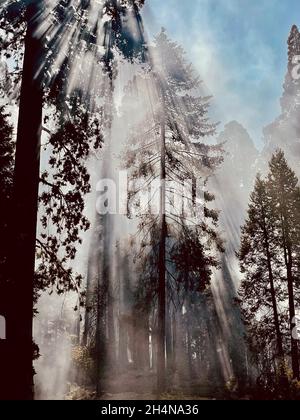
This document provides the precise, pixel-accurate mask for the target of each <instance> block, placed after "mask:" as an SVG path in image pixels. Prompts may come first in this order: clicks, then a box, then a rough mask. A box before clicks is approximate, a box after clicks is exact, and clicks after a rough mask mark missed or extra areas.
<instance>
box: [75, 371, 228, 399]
mask: <svg viewBox="0 0 300 420" xmlns="http://www.w3.org/2000/svg"><path fill="white" fill-rule="evenodd" d="M168 383H169V384H172V386H170V388H169V390H168V392H167V393H165V394H163V395H161V396H160V397H158V396H157V394H156V392H155V388H156V375H155V374H154V373H152V372H149V371H148V372H140V373H138V372H136V371H132V372H128V371H127V372H124V373H123V374H120V375H118V376H117V377H114V376H110V377H106V378H105V379H104V380H103V381H102V384H101V388H102V393H101V398H100V399H101V400H104V401H114V400H115V401H118V400H127V401H135V400H148V401H156V400H215V399H222V397H223V396H222V395H221V393H220V392H216V390H212V389H211V388H210V387H209V386H205V385H203V384H202V385H200V384H199V383H197V382H192V381H190V380H189V381H185V382H183V383H181V384H180V385H179V384H178V383H177V384H176V383H172V382H171V381H168ZM67 399H75V400H82V399H96V395H95V392H94V390H91V389H89V387H87V388H82V387H80V386H77V385H72V386H71V389H70V392H69V394H68V397H67Z"/></svg>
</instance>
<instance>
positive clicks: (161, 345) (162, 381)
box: [157, 116, 167, 394]
mask: <svg viewBox="0 0 300 420" xmlns="http://www.w3.org/2000/svg"><path fill="white" fill-rule="evenodd" d="M160 182H161V186H160V243H159V261H158V345H157V391H158V393H159V394H160V393H162V392H164V391H165V387H166V360H165V340H166V235H167V226H166V185H165V182H166V133H165V117H164V116H163V117H162V122H161V174H160Z"/></svg>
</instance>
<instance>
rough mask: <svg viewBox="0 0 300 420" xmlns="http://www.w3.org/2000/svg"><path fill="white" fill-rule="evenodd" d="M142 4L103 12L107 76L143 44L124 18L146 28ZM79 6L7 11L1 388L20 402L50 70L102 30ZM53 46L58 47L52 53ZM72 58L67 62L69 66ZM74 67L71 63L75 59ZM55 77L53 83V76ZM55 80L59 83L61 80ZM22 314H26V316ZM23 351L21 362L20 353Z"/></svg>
mask: <svg viewBox="0 0 300 420" xmlns="http://www.w3.org/2000/svg"><path fill="white" fill-rule="evenodd" d="M142 5H143V1H117V0H107V1H105V2H104V3H103V4H102V5H101V7H100V8H98V18H101V23H102V24H103V25H104V31H103V34H104V36H103V39H101V40H98V39H97V38H96V39H97V42H98V45H97V46H101V47H102V46H103V47H104V56H103V55H102V57H101V58H102V59H103V61H104V63H105V67H106V69H108V70H109V71H113V70H112V66H111V62H112V58H113V57H112V50H113V46H114V45H115V46H117V48H119V49H120V50H121V51H122V53H123V54H124V55H126V56H127V58H129V59H132V57H133V56H134V55H135V54H136V50H137V48H136V46H137V45H140V43H141V39H140V36H139V35H140V34H139V33H138V34H134V35H132V34H131V31H130V30H129V28H128V27H126V24H125V23H124V22H126V19H124V17H125V16H126V13H127V11H128V10H129V9H130V10H133V16H135V19H136V27H137V28H140V23H141V22H140V17H139V14H138V10H139V7H140V6H142ZM73 6H74V4H73V2H71V3H70V2H65V1H58V2H55V3H54V2H48V1H36V0H22V1H12V2H3V9H2V10H1V12H2V14H1V26H2V28H3V29H4V30H6V31H7V32H10V31H11V30H13V28H14V26H17V27H22V29H23V32H22V33H21V36H22V37H25V41H24V61H23V71H22V88H21V96H20V106H19V122H18V133H17V143H16V157H15V176H14V193H13V200H14V205H13V208H14V211H15V214H16V217H15V223H14V224H12V226H11V235H12V248H11V252H10V256H11V260H12V264H11V267H12V268H11V271H12V272H11V277H12V282H13V284H14V286H15V288H16V290H17V292H16V301H15V306H16V307H17V308H18V311H17V313H16V311H14V310H13V309H12V310H11V312H10V313H9V314H8V315H7V328H8V333H7V341H8V343H9V347H10V349H11V360H14V363H8V364H7V369H5V371H4V372H3V374H2V375H1V382H2V383H1V389H6V394H7V395H8V396H11V397H12V396H13V398H17V399H32V398H33V369H32V359H33V343H32V318H33V295H34V292H33V290H34V271H35V243H36V223H37V209H38V188H39V179H40V173H39V165H40V141H41V130H42V109H43V99H44V98H43V96H44V84H45V82H47V83H49V81H48V80H47V77H46V75H48V74H49V73H48V72H47V70H48V69H49V68H50V67H49V66H53V64H56V65H58V66H59V68H58V69H57V68H56V69H55V71H54V73H53V74H54V75H56V76H57V70H58V73H59V77H61V75H60V67H61V66H62V64H64V66H62V68H63V69H66V67H68V66H67V64H66V60H65V61H64V63H62V62H61V60H60V57H61V56H64V54H65V53H66V52H68V51H71V52H72V53H73V54H71V56H72V57H74V56H76V54H77V52H78V49H79V45H81V44H82V42H85V43H86V45H88V49H89V47H90V45H91V44H92V43H94V44H95V42H93V41H94V39H95V34H97V33H98V28H99V26H98V25H99V21H98V20H99V19H98V18H97V19H96V20H95V21H94V23H93V25H92V26H91V20H90V11H91V3H90V2H84V1H83V2H79V4H78V5H77V7H73ZM104 15H106V16H108V18H109V19H107V20H106V21H105V22H104V20H103V19H102V17H103V16H104ZM67 21H68V25H66V22H67ZM47 24H48V27H47ZM70 28H71V29H70ZM76 29H78V30H76ZM25 32H26V35H24V33H25ZM72 34H73V36H72ZM74 34H75V35H74ZM78 34H79V36H78ZM49 39H50V41H49ZM137 39H138V41H137V42H136V40H137ZM57 42H58V44H57ZM59 42H62V43H61V44H59ZM49 44H50V46H51V47H52V48H49V49H48V45H49ZM126 48H127V49H126ZM95 50H97V48H95ZM58 57H59V58H58ZM101 58H99V61H101ZM68 59H69V57H68V58H67V61H68ZM68 63H69V64H70V61H68ZM69 68H70V67H69ZM50 79H51V82H52V83H53V76H51V78H50ZM54 79H56V80H57V77H54ZM20 214H22V218H20ZM15 255H17V256H18V258H19V264H14V263H13V256H15ZM19 313H22V316H21V317H20V316H19ZM21 346H22V348H23V352H22V357H20V355H19V354H18V351H19V348H20V347H21ZM8 366H10V367H8Z"/></svg>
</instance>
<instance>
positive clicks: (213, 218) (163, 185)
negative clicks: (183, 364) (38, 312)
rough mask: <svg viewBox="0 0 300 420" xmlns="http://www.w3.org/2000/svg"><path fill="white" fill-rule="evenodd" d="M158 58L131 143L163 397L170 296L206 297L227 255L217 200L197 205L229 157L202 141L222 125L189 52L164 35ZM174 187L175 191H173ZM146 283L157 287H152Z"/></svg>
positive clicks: (130, 164) (146, 82) (128, 160)
mask: <svg viewBox="0 0 300 420" xmlns="http://www.w3.org/2000/svg"><path fill="white" fill-rule="evenodd" d="M152 57H153V67H152V69H151V71H150V74H149V75H148V76H147V75H146V76H145V77H146V80H144V81H140V80H138V79H136V80H135V81H134V83H135V84H139V83H140V84H141V85H142V86H143V87H144V89H145V91H146V92H148V95H149V102H150V105H149V104H148V106H149V111H148V115H147V117H146V119H145V120H144V121H143V122H142V123H141V124H140V125H139V126H138V127H135V130H134V131H133V133H132V136H131V137H130V143H131V144H130V146H129V148H128V151H127V154H126V155H127V156H126V168H128V169H129V170H130V168H131V170H130V173H131V178H132V180H133V182H134V181H137V185H136V186H135V187H133V189H132V190H131V200H132V201H131V206H130V207H131V208H132V207H133V203H135V200H136V201H137V207H138V208H139V210H140V212H139V213H140V219H141V220H140V234H141V237H142V238H143V239H142V240H141V243H140V244H139V245H140V247H141V251H140V252H139V255H140V257H141V259H142V261H144V262H143V267H144V269H143V273H144V274H143V276H142V277H144V278H143V280H142V281H143V284H144V286H142V287H145V289H146V290H148V292H147V294H150V295H153V294H154V295H156V296H157V380H158V387H157V388H158V392H159V393H160V392H163V391H165V389H166V359H165V349H166V332H167V331H166V313H167V311H168V305H167V302H168V301H169V300H170V290H171V289H172V290H173V289H174V290H176V288H177V290H178V294H177V296H176V297H175V299H179V300H181V299H180V298H181V297H182V295H184V291H188V290H196V291H197V292H201V291H202V290H204V289H205V288H206V287H207V285H208V284H209V281H210V278H211V275H212V271H211V270H212V268H213V267H218V258H217V256H216V253H214V251H215V252H218V251H220V250H222V242H221V240H220V238H219V237H218V234H217V232H216V226H217V220H218V214H217V212H215V211H214V210H212V209H210V208H209V202H211V201H213V200H214V197H213V196H212V195H211V194H209V193H208V192H207V193H205V194H204V195H205V197H204V200H203V201H204V202H205V203H204V202H203V203H202V205H203V207H204V210H203V215H202V216H201V214H200V213H201V211H200V212H199V208H201V204H200V203H199V202H198V203H197V204H196V198H195V197H196V195H197V193H198V194H199V196H198V197H200V196H201V187H199V184H198V187H197V186H196V185H195V180H196V179H198V181H199V180H200V179H202V183H203V184H204V183H205V179H206V178H207V176H209V174H210V173H212V171H213V170H214V168H215V167H216V166H217V165H218V164H219V163H220V162H221V161H222V158H221V153H220V151H221V148H220V146H213V145H207V144H206V143H205V142H204V141H203V139H204V138H205V137H208V136H210V135H213V134H214V133H215V128H216V126H215V124H213V123H211V122H210V121H209V119H208V116H207V112H208V107H209V98H203V97H201V96H197V95H196V94H194V90H196V89H197V88H199V85H200V81H199V77H198V76H197V75H196V74H195V73H194V71H193V69H192V66H191V65H189V64H188V63H187V62H186V60H185V57H184V51H183V49H182V48H181V47H180V46H178V45H177V44H176V43H174V42H172V41H171V40H169V39H168V37H167V35H166V33H165V30H162V32H161V33H160V34H159V35H158V36H157V37H156V38H155V47H154V49H153V51H152ZM145 86H146V87H145ZM142 127H143V128H142ZM145 127H146V132H145ZM139 129H140V130H141V132H143V133H145V134H144V135H143V136H141V135H140V134H136V131H137V130H139ZM138 132H139V131H138ZM155 181H158V184H157V185H158V186H159V187H158V189H157V190H156V192H154V191H152V193H151V195H152V196H151V197H150V199H149V200H146V201H147V203H144V205H143V204H142V205H141V203H140V202H139V198H136V197H139V194H140V192H141V189H144V192H145V191H147V189H149V188H151V183H153V182H155ZM170 182H174V183H175V185H173V187H170V185H169V184H168V183H170ZM186 182H187V183H188V189H189V191H184V192H180V190H181V188H184V185H185V186H187V184H186ZM140 184H142V185H144V188H141V185H140ZM189 192H190V195H189ZM180 195H181V196H182V197H184V198H185V201H186V208H185V210H184V211H183V212H182V210H183V208H182V207H181V206H178V205H176V200H177V199H178V197H179V198H180ZM153 196H156V198H157V197H159V200H155V198H153ZM155 201H156V203H157V210H158V211H157V213H155V212H151V211H149V209H150V208H151V207H153V208H154V207H156V205H155V204H154V203H155ZM143 206H144V207H143ZM147 209H148V210H147ZM145 210H146V211H145ZM189 210H191V212H189ZM194 216H195V217H196V220H194ZM190 219H193V221H192V222H191V220H190ZM190 222H191V223H190ZM145 267H146V268H145ZM174 273H175V274H174ZM176 273H178V275H177V274H176ZM148 274H149V277H148ZM147 278H148V279H149V280H150V282H151V284H150V286H149V285H145V281H147ZM170 284H172V286H171V285H170ZM174 284H175V285H174ZM149 289H150V290H149ZM151 290H152V292H151ZM179 291H180V292H179ZM179 294H181V296H180V297H179Z"/></svg>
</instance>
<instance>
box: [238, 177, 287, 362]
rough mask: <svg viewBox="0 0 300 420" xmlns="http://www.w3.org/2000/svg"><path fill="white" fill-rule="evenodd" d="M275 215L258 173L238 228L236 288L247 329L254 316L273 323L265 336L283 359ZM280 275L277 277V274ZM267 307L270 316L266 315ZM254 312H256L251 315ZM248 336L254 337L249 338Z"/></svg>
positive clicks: (282, 296)
mask: <svg viewBox="0 0 300 420" xmlns="http://www.w3.org/2000/svg"><path fill="white" fill-rule="evenodd" d="M275 235H276V231H275V215H274V208H273V205H272V201H271V198H270V195H269V192H268V189H267V185H266V182H265V181H264V180H262V179H261V177H260V176H258V177H257V179H256V184H255V188H254V191H253V193H252V194H251V198H250V204H249V208H248V218H247V220H246V223H245V225H244V226H243V228H242V237H241V248H240V252H239V259H240V263H241V271H242V273H243V274H244V279H243V282H242V285H241V290H240V299H241V303H242V306H243V315H244V320H245V321H246V324H247V325H248V326H249V328H250V330H251V326H252V325H253V324H254V319H255V320H256V321H258V320H259V321H260V322H261V323H263V322H264V323H265V325H270V323H271V324H272V325H273V326H274V331H275V333H276V334H275V337H273V333H271V335H270V336H267V333H268V332H270V329H269V328H268V329H267V330H266V339H267V340H268V341H272V340H273V338H274V339H276V343H277V344H276V345H277V352H276V353H277V357H278V358H279V361H280V362H281V363H282V362H283V359H284V348H283V337H282V325H281V324H282V319H281V316H282V314H281V313H280V312H279V304H280V303H282V300H283V299H284V295H283V294H282V288H281V287H280V283H279V282H278V276H279V274H280V270H279V264H278V258H279V257H278V247H277V243H276V239H275V238H276V236H275ZM279 278H280V277H279ZM270 310H271V315H270ZM255 314H256V315H255ZM251 338H252V339H253V338H254V337H251Z"/></svg>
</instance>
